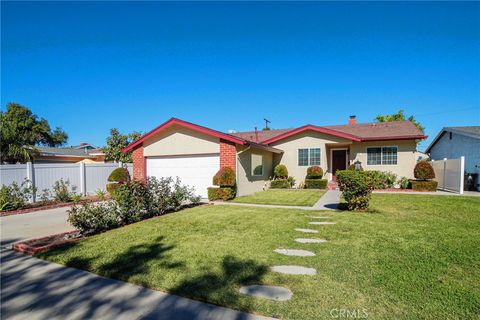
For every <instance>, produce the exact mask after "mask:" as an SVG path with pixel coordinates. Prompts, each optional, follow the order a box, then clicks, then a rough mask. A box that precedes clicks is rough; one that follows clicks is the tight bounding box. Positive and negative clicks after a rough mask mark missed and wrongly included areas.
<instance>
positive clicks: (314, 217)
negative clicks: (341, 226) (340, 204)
mask: <svg viewBox="0 0 480 320" xmlns="http://www.w3.org/2000/svg"><path fill="white" fill-rule="evenodd" d="M310 218H312V219H330V218H331V217H320V216H310Z"/></svg>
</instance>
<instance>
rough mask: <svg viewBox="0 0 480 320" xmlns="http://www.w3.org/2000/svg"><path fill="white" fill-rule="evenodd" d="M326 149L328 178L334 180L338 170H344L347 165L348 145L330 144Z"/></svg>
mask: <svg viewBox="0 0 480 320" xmlns="http://www.w3.org/2000/svg"><path fill="white" fill-rule="evenodd" d="M327 150H328V170H327V172H328V180H331V181H332V180H333V181H335V173H336V172H337V171H338V170H346V169H347V168H348V165H349V148H348V146H342V147H340V146H331V147H330V148H328V149H327Z"/></svg>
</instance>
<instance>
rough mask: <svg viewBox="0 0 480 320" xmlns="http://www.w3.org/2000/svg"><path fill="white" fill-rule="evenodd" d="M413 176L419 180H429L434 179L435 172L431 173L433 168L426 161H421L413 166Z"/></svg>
mask: <svg viewBox="0 0 480 320" xmlns="http://www.w3.org/2000/svg"><path fill="white" fill-rule="evenodd" d="M413 175H414V176H415V178H416V179H419V180H430V179H433V178H435V171H433V167H432V165H431V164H430V163H429V162H428V161H426V160H422V161H419V162H417V164H416V165H415V168H414V169H413Z"/></svg>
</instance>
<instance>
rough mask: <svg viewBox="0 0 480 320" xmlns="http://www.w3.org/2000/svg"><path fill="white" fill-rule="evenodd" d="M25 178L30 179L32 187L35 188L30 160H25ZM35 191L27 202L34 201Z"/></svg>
mask: <svg viewBox="0 0 480 320" xmlns="http://www.w3.org/2000/svg"><path fill="white" fill-rule="evenodd" d="M27 179H28V180H30V183H31V184H32V188H35V178H34V176H33V165H32V163H31V162H27ZM35 196H36V194H35V192H32V194H31V196H30V199H29V202H30V203H33V202H35Z"/></svg>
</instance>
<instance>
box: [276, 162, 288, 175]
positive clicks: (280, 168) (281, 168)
mask: <svg viewBox="0 0 480 320" xmlns="http://www.w3.org/2000/svg"><path fill="white" fill-rule="evenodd" d="M273 174H274V175H275V178H277V179H278V178H280V179H282V178H283V179H287V177H288V170H287V167H286V166H285V165H283V164H277V165H276V166H275V168H274V169H273Z"/></svg>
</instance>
